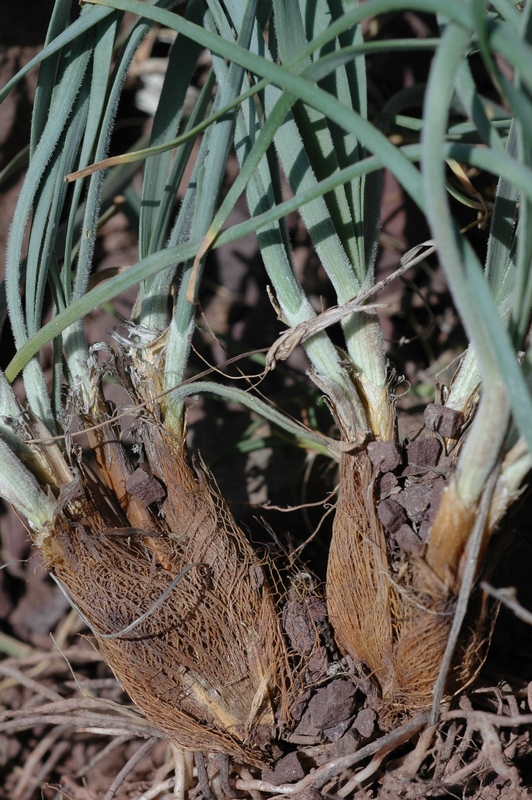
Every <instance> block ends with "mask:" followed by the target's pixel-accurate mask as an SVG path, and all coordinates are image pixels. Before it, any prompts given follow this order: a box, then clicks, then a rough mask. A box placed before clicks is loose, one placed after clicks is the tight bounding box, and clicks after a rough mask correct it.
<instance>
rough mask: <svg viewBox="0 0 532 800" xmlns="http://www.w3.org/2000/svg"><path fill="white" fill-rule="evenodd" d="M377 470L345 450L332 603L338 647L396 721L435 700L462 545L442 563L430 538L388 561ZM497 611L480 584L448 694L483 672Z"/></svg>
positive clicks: (388, 720)
mask: <svg viewBox="0 0 532 800" xmlns="http://www.w3.org/2000/svg"><path fill="white" fill-rule="evenodd" d="M375 477H376V469H375V467H374V466H373V464H372V463H371V460H370V458H369V456H368V454H367V452H366V451H361V452H358V453H355V454H353V455H352V454H348V453H346V454H343V455H342V460H341V467H340V489H339V496H338V505H337V511H336V516H335V520H334V526H333V537H332V542H331V548H330V553H329V564H328V572H327V606H328V611H329V619H330V622H331V624H332V627H333V629H334V631H335V635H336V638H337V641H338V644H339V646H340V648H341V650H342V651H343V652H344V653H347V654H349V655H350V656H351V657H352V658H353V659H354V660H355V661H359V662H363V663H364V664H365V665H366V667H367V668H368V669H369V671H370V673H371V675H372V677H373V679H374V681H375V682H376V684H377V685H378V687H379V689H380V692H381V696H382V720H383V722H384V724H393V723H394V722H396V721H397V720H398V719H400V718H401V717H403V716H408V715H410V714H412V713H415V712H416V711H419V710H422V709H425V708H428V707H430V706H431V704H432V700H433V692H434V687H435V684H436V681H437V678H438V674H439V671H440V667H441V663H442V658H443V654H444V651H445V648H446V645H447V640H448V637H449V632H450V628H451V625H452V621H453V616H454V612H455V609H456V602H457V595H458V590H459V583H458V581H457V574H458V571H459V563H460V555H462V554H461V553H460V552H459V549H460V548H459V547H458V546H455V547H454V550H453V553H454V558H455V562H454V563H450V562H445V563H444V562H441V563H440V564H439V565H438V563H437V561H436V559H435V557H434V558H433V559H432V560H429V559H428V558H427V550H428V548H427V547H425V548H424V549H423V550H422V551H421V552H420V553H419V554H416V555H412V556H410V557H408V558H405V559H404V561H403V563H402V565H401V567H400V569H399V570H398V571H397V570H396V569H392V568H391V564H390V557H389V549H388V548H387V541H386V533H385V531H384V529H383V527H382V524H381V522H380V520H379V518H378V515H377V512H376V498H375V485H374V484H375ZM442 506H443V508H442V514H439V515H438V517H437V518H436V522H435V524H437V525H438V526H439V528H440V534H441V529H442V528H445V519H444V515H445V504H442ZM451 521H452V522H453V525H454V526H456V525H457V524H461V525H462V527H463V528H464V529H465V531H464V535H463V537H462V538H463V542H465V541H466V540H467V534H468V533H469V532H470V530H471V525H472V522H473V520H472V518H471V514H468V515H467V519H464V518H462V519H457V515H456V514H454V515H453V517H452V520H451ZM453 532H455V527H454V528H453V527H450V528H449V536H452V535H453ZM429 541H430V540H429ZM462 550H463V543H462ZM437 566H440V567H441V569H436V568H435V567H437ZM493 621H494V615H493V614H490V608H489V601H488V599H487V598H486V596H485V595H483V594H482V593H481V592H476V593H475V594H474V596H473V597H472V599H471V601H470V606H469V611H468V615H467V617H466V620H465V623H464V626H463V630H462V635H461V638H460V641H459V643H458V645H457V648H456V651H455V654H454V658H453V663H452V666H451V668H450V670H449V674H448V677H447V683H446V696H447V697H449V696H451V695H453V694H455V693H457V692H459V691H461V690H462V689H463V688H465V686H467V685H468V684H469V683H470V682H471V681H472V680H473V679H474V677H475V676H476V674H477V673H478V670H479V668H480V666H481V665H482V663H483V660H484V658H485V655H486V652H487V645H488V644H489V639H490V635H491V627H492V623H493Z"/></svg>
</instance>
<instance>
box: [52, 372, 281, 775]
mask: <svg viewBox="0 0 532 800" xmlns="http://www.w3.org/2000/svg"><path fill="white" fill-rule="evenodd" d="M122 374H124V373H123V371H122ZM143 385H144V387H145V386H146V382H144V383H143ZM127 388H128V390H129V392H130V394H132V399H133V400H142V399H144V398H142V397H139V396H138V395H135V390H134V388H132V385H131V384H129V385H128V386H127ZM71 402H72V404H73V406H74V407H76V403H78V406H79V401H77V400H76V398H75V397H74V398H72V400H71ZM153 408H154V410H153V411H148V410H144V411H143V412H142V415H141V416H140V417H139V418H138V419H137V441H139V442H142V445H143V448H144V454H145V458H146V462H145V466H146V467H147V469H149V471H150V473H151V475H152V476H153V478H154V479H155V480H156V481H158V482H159V483H160V484H161V486H162V487H163V489H164V499H163V500H162V501H160V502H154V503H151V504H150V505H149V506H148V507H147V506H146V505H145V504H144V503H143V501H142V500H141V499H139V497H136V496H134V495H131V494H130V493H128V491H127V488H126V484H127V481H128V478H129V477H130V475H131V473H132V472H133V466H132V465H131V463H130V460H129V458H128V455H127V453H126V451H125V448H123V446H122V444H121V442H120V433H119V431H118V430H117V428H116V427H114V426H113V425H112V424H109V425H106V426H105V427H103V428H100V429H98V430H95V431H91V432H90V433H88V437H89V442H90V446H91V449H92V451H93V454H94V456H95V459H96V462H97V465H98V467H99V474H98V475H97V476H96V475H95V474H93V472H92V471H90V470H88V469H86V468H85V467H84V465H83V464H80V465H79V477H78V479H77V480H76V481H74V482H72V483H71V484H69V485H67V486H65V487H63V491H62V493H61V497H60V498H59V502H58V505H57V513H56V516H55V520H54V523H53V526H52V528H51V530H50V531H48V532H47V535H45V536H42V535H41V537H40V545H41V549H42V551H43V554H44V556H45V559H46V564H47V567H48V568H49V569H50V571H51V572H52V574H53V575H54V576H55V577H56V579H57V580H58V581H59V582H60V584H61V585H62V586H63V587H64V589H65V591H66V592H67V594H68V595H69V597H70V599H71V601H72V603H73V605H74V606H75V607H76V608H77V609H78V611H80V612H81V613H82V614H83V616H84V617H85V619H86V621H87V622H88V624H89V625H90V627H91V629H92V632H93V634H94V640H95V643H96V644H97V646H98V648H99V650H100V652H101V654H102V656H103V657H104V659H105V661H106V662H107V663H108V664H109V666H110V667H111V668H112V670H113V672H114V673H115V675H116V677H117V679H118V680H119V682H120V683H121V685H122V686H123V688H124V689H125V690H126V691H127V693H128V694H129V695H130V697H131V698H132V699H133V700H134V702H135V703H136V705H137V706H138V707H139V708H140V709H141V710H142V711H143V712H144V714H145V715H146V717H147V718H148V720H149V721H150V722H152V723H153V724H155V725H156V726H158V727H159V728H160V729H162V730H163V731H165V732H166V733H167V734H168V735H169V737H170V738H171V739H172V740H173V741H174V742H175V743H176V744H178V745H179V746H181V747H184V748H188V749H191V750H199V751H205V752H224V753H227V754H229V755H232V756H233V757H235V758H236V759H238V760H240V761H242V762H245V763H250V764H257V765H259V764H264V763H267V762H268V761H269V759H270V755H271V744H272V742H273V741H274V740H275V738H276V737H277V735H278V733H279V730H280V729H282V728H283V726H286V725H288V724H289V709H288V701H287V693H288V685H289V669H288V660H287V652H286V649H285V642H284V638H283V635H282V632H281V629H280V623H279V614H278V610H277V601H278V597H277V589H276V586H275V584H274V582H272V579H271V575H270V571H269V566H268V561H267V559H266V558H261V557H260V556H259V555H258V554H257V552H255V550H254V549H253V547H252V546H251V545H250V543H249V542H248V540H247V539H246V537H245V535H244V534H243V532H242V531H241V530H240V528H239V527H238V525H237V524H236V522H235V520H234V519H233V517H232V515H231V514H230V512H229V510H228V509H227V507H226V505H225V503H224V501H223V499H222V498H221V496H220V493H219V491H218V490H217V487H216V486H215V484H214V482H213V480H212V478H211V476H210V475H209V473H208V472H207V471H206V470H205V468H204V467H202V466H194V465H193V464H192V463H191V462H190V459H189V458H188V457H187V452H186V448H185V444H184V439H183V437H182V436H176V435H175V434H173V433H171V432H170V431H168V430H166V429H165V427H164V425H163V424H162V423H161V421H160V419H159V409H158V406H157V404H156V403H155V404H154V405H153ZM77 415H78V418H79V419H80V421H81V423H82V425H83V426H84V427H86V428H88V427H91V426H92V425H94V424H96V423H99V422H102V421H103V420H104V419H105V418H106V417H108V416H109V409H108V407H107V405H106V402H105V399H104V397H103V393H102V391H101V385H100V382H99V378H95V380H94V398H93V401H92V403H91V407H90V408H89V409H87V408H82V407H78V409H77ZM192 565H195V566H192ZM187 567H188V570H187V571H186V572H185V573H184V574H183V575H182V576H181V578H180V579H179V581H178V582H177V583H176V585H175V587H174V588H173V590H172V591H171V593H170V594H169V596H168V597H167V598H166V599H165V600H164V601H163V602H162V603H160V604H159V605H157V601H158V599H159V598H160V597H161V596H162V594H163V593H164V592H165V590H167V589H168V587H169V586H170V584H171V583H172V581H173V580H174V579H175V578H176V576H178V575H179V574H180V573H181V572H182V571H183V570H184V569H187ZM144 614H146V618H145V619H143V620H142V621H141V622H140V623H139V624H137V625H135V626H134V627H133V628H132V629H131V630H129V632H126V633H122V634H121V633H120V632H122V631H124V629H125V628H127V627H128V626H130V625H131V624H132V623H134V622H135V620H138V619H139V618H140V617H141V616H142V615H144ZM108 634H118V636H116V637H112V638H102V635H108Z"/></svg>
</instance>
